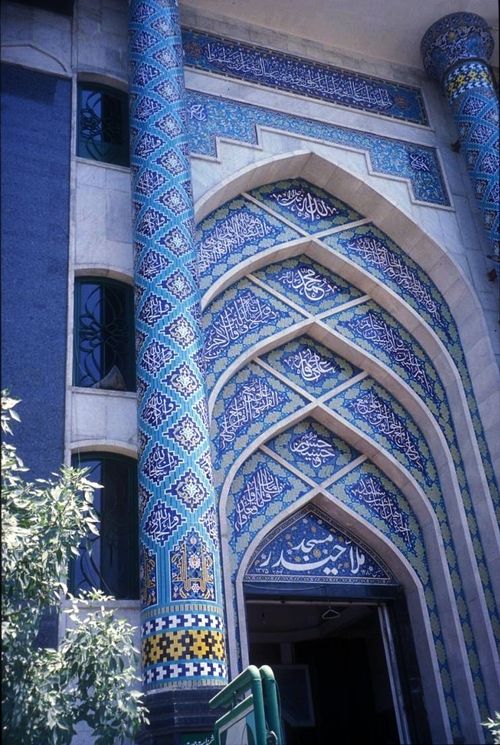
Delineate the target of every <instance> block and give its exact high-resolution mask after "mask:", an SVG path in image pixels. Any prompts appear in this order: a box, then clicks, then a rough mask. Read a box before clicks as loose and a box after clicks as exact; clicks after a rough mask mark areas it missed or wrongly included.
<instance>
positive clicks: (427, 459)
mask: <svg viewBox="0 0 500 745" xmlns="http://www.w3.org/2000/svg"><path fill="white" fill-rule="evenodd" d="M327 406H328V407H329V408H331V409H332V410H333V411H335V412H337V413H338V414H340V415H341V416H342V417H344V418H345V419H347V420H348V421H350V422H352V423H353V424H354V425H355V426H356V427H358V428H359V429H360V430H362V431H363V432H366V434H368V435H369V436H370V437H372V438H373V439H374V440H375V441H376V442H378V443H379V444H380V445H381V446H382V447H383V448H385V449H386V450H388V451H389V452H390V453H392V455H393V456H394V457H395V458H396V459H397V460H398V461H399V462H400V463H402V465H404V466H405V468H407V469H408V471H409V472H410V473H411V474H412V476H414V478H415V479H416V480H417V481H418V482H420V483H421V484H422V487H423V488H424V490H426V491H427V492H428V491H429V489H430V488H434V489H438V490H439V482H438V478H437V471H436V467H435V465H434V462H433V460H432V456H431V453H430V450H429V447H428V446H427V442H426V440H425V438H424V436H423V434H422V432H421V431H420V429H419V428H418V427H417V425H416V424H415V422H414V421H413V419H412V418H411V417H410V415H409V414H408V412H407V411H405V409H403V408H402V406H400V405H399V404H398V403H397V402H396V400H395V399H394V398H393V397H392V396H391V395H390V394H389V393H388V392H387V391H386V390H385V389H384V388H382V386H380V385H378V384H377V383H375V381H374V380H373V379H372V378H365V379H364V380H362V381H360V382H359V383H355V384H354V385H353V386H351V387H350V388H348V389H347V390H345V391H342V392H341V393H339V394H338V395H336V396H334V398H332V399H330V400H329V401H328V403H327Z"/></svg>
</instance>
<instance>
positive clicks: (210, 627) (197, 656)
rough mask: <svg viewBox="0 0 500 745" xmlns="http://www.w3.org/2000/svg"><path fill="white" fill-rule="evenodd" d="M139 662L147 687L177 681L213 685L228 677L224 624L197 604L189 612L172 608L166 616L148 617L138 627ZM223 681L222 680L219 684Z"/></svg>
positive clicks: (177, 607)
mask: <svg viewBox="0 0 500 745" xmlns="http://www.w3.org/2000/svg"><path fill="white" fill-rule="evenodd" d="M141 636H142V639H143V647H142V663H143V667H144V669H145V671H146V673H145V680H146V685H147V686H148V687H149V688H151V687H156V686H153V685H152V684H161V683H162V682H163V683H168V682H169V681H170V682H176V683H177V684H182V681H183V679H189V685H190V686H191V685H193V683H196V684H197V685H198V684H200V685H213V681H212V680H211V679H212V678H217V679H219V680H220V679H224V678H225V677H226V676H227V672H226V664H225V649H224V621H223V618H222V616H221V615H220V614H217V613H213V612H212V606H208V605H206V604H197V606H196V608H195V609H193V610H192V611H186V610H183V609H181V607H180V606H179V605H175V606H172V607H171V611H170V612H169V613H163V614H160V615H157V616H156V617H154V618H148V619H147V620H146V621H145V622H144V623H143V624H142V627H141ZM221 682H222V681H221Z"/></svg>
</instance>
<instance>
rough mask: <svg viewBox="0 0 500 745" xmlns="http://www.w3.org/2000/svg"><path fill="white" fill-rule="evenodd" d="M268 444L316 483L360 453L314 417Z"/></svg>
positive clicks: (332, 473)
mask: <svg viewBox="0 0 500 745" xmlns="http://www.w3.org/2000/svg"><path fill="white" fill-rule="evenodd" d="M266 444H267V447H269V448H270V449H271V450H273V451H274V452H275V453H277V454H278V455H280V456H281V457H282V458H283V459H284V460H286V461H287V462H289V463H292V464H293V465H294V466H295V467H296V468H298V469H299V471H301V472H302V473H304V474H305V475H306V476H309V478H311V479H313V480H314V481H316V482H317V483H318V484H320V483H321V482H323V481H325V479H328V478H330V477H331V476H333V475H334V473H335V472H336V471H338V470H340V469H341V468H343V467H344V466H346V465H347V464H348V463H350V462H351V461H353V460H354V459H355V458H357V457H358V456H359V453H358V452H357V451H356V450H354V449H353V448H351V447H349V445H347V443H345V442H344V441H343V440H341V439H340V438H338V437H336V436H335V435H334V434H332V433H331V432H330V431H329V430H328V429H326V427H323V426H322V425H321V424H319V423H318V422H316V421H314V420H313V419H305V420H302V421H301V422H299V423H298V424H296V425H295V426H293V427H292V428H291V429H287V430H286V431H285V432H282V433H281V434H279V435H278V436H277V437H274V438H273V439H272V440H270V441H269V442H268V443H266Z"/></svg>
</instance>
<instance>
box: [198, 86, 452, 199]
mask: <svg viewBox="0 0 500 745" xmlns="http://www.w3.org/2000/svg"><path fill="white" fill-rule="evenodd" d="M187 99H188V102H187V104H188V112H189V131H190V151H191V155H193V156H195V155H204V156H207V157H211V158H217V138H218V137H223V138H226V139H229V140H233V141H235V142H244V143H246V144H250V145H258V134H257V127H258V126H262V127H269V128H271V129H276V130H280V131H282V132H286V133H288V134H293V135H296V136H298V137H306V138H308V139H311V140H317V141H320V142H324V143H326V144H331V145H340V146H342V147H347V148H351V149H354V150H360V151H363V152H367V153H368V154H369V156H370V160H371V167H372V169H373V172H374V173H375V174H380V175H384V176H390V177H392V178H397V179H400V180H401V179H404V180H407V181H408V182H409V183H410V188H411V192H412V194H413V197H414V199H415V200H417V201H419V202H423V203H424V204H432V205H439V206H441V207H449V206H450V199H449V196H448V193H447V189H446V186H445V182H444V177H443V172H442V169H441V166H440V163H439V160H438V156H437V151H436V149H435V148H433V147H428V146H426V145H419V144H417V143H413V142H405V141H404V140H397V139H394V138H390V137H384V136H382V135H374V134H370V133H368V132H362V131H360V130H357V129H351V128H349V127H342V126H340V125H334V124H327V123H325V122H322V121H319V120H316V119H310V118H306V117H302V116H297V115H295V114H285V113H283V112H279V111H274V110H273V109H268V108H264V107H263V106H255V105H254V104H249V103H241V102H239V101H235V100H233V99H230V98H223V97H221V96H214V95H211V94H208V93H202V92H200V91H194V90H188V91H187Z"/></svg>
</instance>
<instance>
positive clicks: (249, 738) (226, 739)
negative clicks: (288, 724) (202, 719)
mask: <svg viewBox="0 0 500 745" xmlns="http://www.w3.org/2000/svg"><path fill="white" fill-rule="evenodd" d="M245 694H248V695H245ZM242 697H244V698H242ZM219 707H223V708H228V707H230V710H229V711H228V712H226V713H225V714H223V715H222V716H221V717H219V719H218V720H217V721H216V723H215V725H214V734H213V740H214V745H234V743H235V742H236V740H235V737H236V734H235V731H236V729H238V731H239V734H238V737H239V738H241V740H242V742H246V743H248V745H284V741H283V734H282V729H281V717H280V710H279V703H278V685H277V683H276V679H275V677H274V673H273V671H272V670H271V668H270V667H269V666H268V665H262V667H260V668H257V667H256V666H255V665H250V666H249V667H247V668H246V670H244V671H243V672H242V673H240V674H239V675H238V676H237V677H236V678H235V679H234V680H232V681H231V683H229V684H228V685H227V686H226V687H225V688H223V689H222V691H220V692H219V693H218V694H217V695H216V696H214V697H213V698H212V699H211V701H210V708H212V709H216V708H219ZM245 738H246V739H245Z"/></svg>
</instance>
